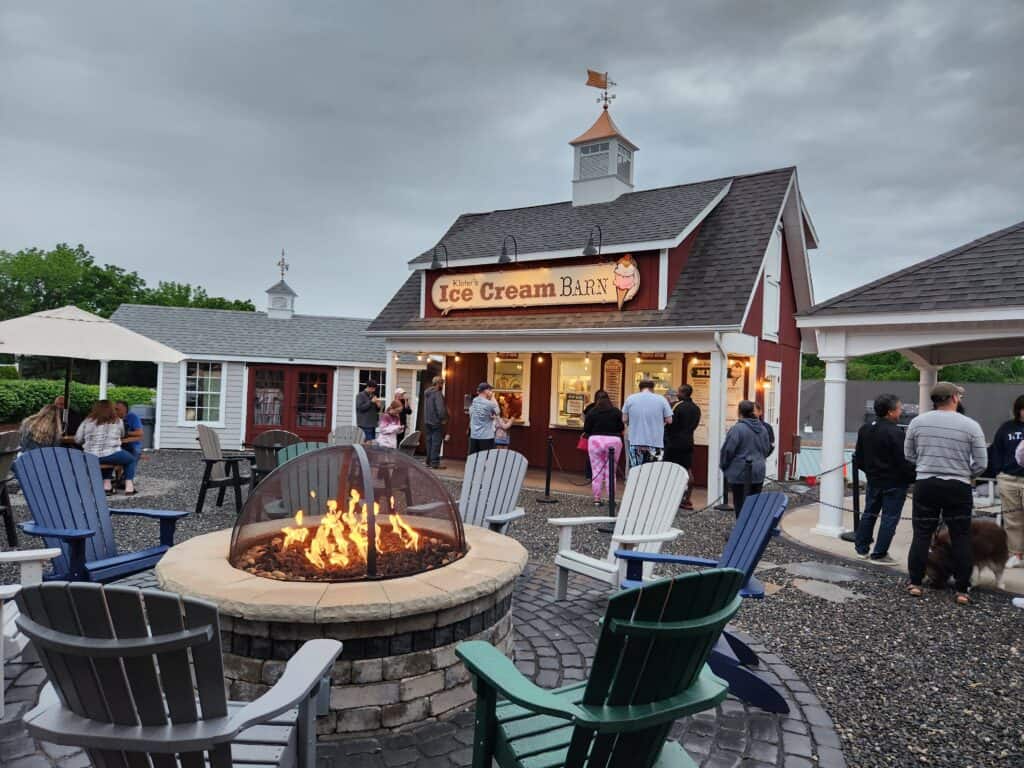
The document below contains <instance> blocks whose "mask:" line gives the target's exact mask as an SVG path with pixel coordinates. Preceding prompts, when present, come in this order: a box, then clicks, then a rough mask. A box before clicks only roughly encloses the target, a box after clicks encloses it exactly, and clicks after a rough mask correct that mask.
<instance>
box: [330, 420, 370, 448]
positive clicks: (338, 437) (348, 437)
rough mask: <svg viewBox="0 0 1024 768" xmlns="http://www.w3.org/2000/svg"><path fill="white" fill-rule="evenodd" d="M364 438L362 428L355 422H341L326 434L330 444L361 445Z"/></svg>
mask: <svg viewBox="0 0 1024 768" xmlns="http://www.w3.org/2000/svg"><path fill="white" fill-rule="evenodd" d="M365 439H366V435H365V434H363V430H362V429H361V428H359V427H357V426H356V425H355V424H343V425H342V426H340V427H338V428H337V429H335V430H334V431H333V432H331V434H330V435H329V436H328V438H327V441H328V442H329V443H330V444H331V445H362V444H363V441H364V440H365Z"/></svg>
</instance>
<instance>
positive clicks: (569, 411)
mask: <svg viewBox="0 0 1024 768" xmlns="http://www.w3.org/2000/svg"><path fill="white" fill-rule="evenodd" d="M586 404H587V396H586V395H584V394H581V393H579V392H569V393H567V394H566V396H565V413H566V415H568V416H582V415H583V407H584V406H585V405H586Z"/></svg>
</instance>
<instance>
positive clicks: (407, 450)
mask: <svg viewBox="0 0 1024 768" xmlns="http://www.w3.org/2000/svg"><path fill="white" fill-rule="evenodd" d="M422 436H423V433H422V432H420V431H419V430H414V431H413V432H410V433H409V434H408V435H406V436H405V437H403V438H402V442H400V443H399V444H398V450H400V451H401V452H402V453H404V454H406V455H407V456H415V455H416V449H417V448H419V447H420V438H421V437H422Z"/></svg>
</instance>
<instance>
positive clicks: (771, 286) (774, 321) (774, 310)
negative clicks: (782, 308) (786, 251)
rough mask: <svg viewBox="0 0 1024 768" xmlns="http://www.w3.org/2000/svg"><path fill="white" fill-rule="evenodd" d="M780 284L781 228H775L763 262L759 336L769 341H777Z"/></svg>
mask: <svg viewBox="0 0 1024 768" xmlns="http://www.w3.org/2000/svg"><path fill="white" fill-rule="evenodd" d="M781 282H782V227H778V228H776V230H775V232H774V233H773V234H772V239H771V242H769V244H768V253H767V254H766V256H765V260H764V295H763V297H762V308H763V313H762V316H761V336H762V337H763V338H765V339H768V340H769V341H778V340H779V295H780V288H779V286H780V284H781Z"/></svg>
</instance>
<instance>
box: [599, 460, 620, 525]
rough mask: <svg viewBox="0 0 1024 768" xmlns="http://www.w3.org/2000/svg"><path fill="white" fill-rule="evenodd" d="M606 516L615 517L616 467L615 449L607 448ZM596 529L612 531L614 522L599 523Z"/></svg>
mask: <svg viewBox="0 0 1024 768" xmlns="http://www.w3.org/2000/svg"><path fill="white" fill-rule="evenodd" d="M607 461H608V463H607V465H606V467H607V469H608V517H615V471H616V470H617V469H618V467H617V466H616V461H615V449H614V448H609V449H608V460H607ZM597 530H599V531H600V532H601V533H614V532H615V523H599V524H598V526H597Z"/></svg>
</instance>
